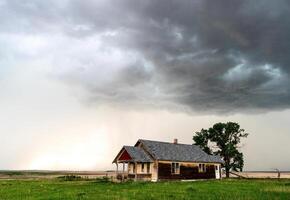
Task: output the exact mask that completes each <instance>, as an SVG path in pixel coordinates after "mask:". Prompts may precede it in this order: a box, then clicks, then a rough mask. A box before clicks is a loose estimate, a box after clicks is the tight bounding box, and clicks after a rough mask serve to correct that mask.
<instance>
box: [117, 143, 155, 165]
mask: <svg viewBox="0 0 290 200" xmlns="http://www.w3.org/2000/svg"><path fill="white" fill-rule="evenodd" d="M123 149H124V150H126V151H127V153H128V154H129V155H130V157H131V158H132V159H131V160H130V161H132V162H153V160H152V159H151V158H150V156H149V155H148V154H147V153H145V151H144V150H143V149H141V148H140V147H133V146H123V148H122V149H121V151H120V153H121V152H122V151H123ZM120 153H119V154H118V156H117V157H116V158H115V159H114V161H113V162H116V160H117V158H118V157H119V155H120Z"/></svg>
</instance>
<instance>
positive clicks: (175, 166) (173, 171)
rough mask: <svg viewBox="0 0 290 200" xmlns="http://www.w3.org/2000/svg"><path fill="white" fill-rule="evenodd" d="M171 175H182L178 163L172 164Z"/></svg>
mask: <svg viewBox="0 0 290 200" xmlns="http://www.w3.org/2000/svg"><path fill="white" fill-rule="evenodd" d="M171 174H180V164H179V163H178V162H172V163H171Z"/></svg>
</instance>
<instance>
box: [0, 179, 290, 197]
mask: <svg viewBox="0 0 290 200" xmlns="http://www.w3.org/2000/svg"><path fill="white" fill-rule="evenodd" d="M0 199H1V200H6V199H7V200H8V199H9V200H17V199H25V200H28V199H29V200H32V199H45V200H48V199H64V200H69V199H97V200H98V199H108V200H111V199H120V200H121V199H146V200H150V199H158V200H159V199H199V200H202V199H223V200H224V199H231V200H239V199H247V200H249V199H263V200H266V199H287V200H289V199H290V180H281V181H277V180H266V179H265V180H222V181H214V180H211V181H196V182H158V183H150V182H128V183H110V182H104V181H103V182H102V181H61V180H57V179H51V180H0Z"/></svg>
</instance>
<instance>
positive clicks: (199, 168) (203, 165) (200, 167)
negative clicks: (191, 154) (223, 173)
mask: <svg viewBox="0 0 290 200" xmlns="http://www.w3.org/2000/svg"><path fill="white" fill-rule="evenodd" d="M198 171H199V172H206V166H205V164H199V165H198Z"/></svg>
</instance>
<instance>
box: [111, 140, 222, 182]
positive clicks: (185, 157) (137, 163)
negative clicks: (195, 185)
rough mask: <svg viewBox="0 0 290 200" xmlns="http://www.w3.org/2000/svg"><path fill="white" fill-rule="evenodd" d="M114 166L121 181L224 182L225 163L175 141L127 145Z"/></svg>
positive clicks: (198, 148) (195, 147) (139, 141)
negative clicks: (222, 178)
mask: <svg viewBox="0 0 290 200" xmlns="http://www.w3.org/2000/svg"><path fill="white" fill-rule="evenodd" d="M113 163H115V164H116V167H117V170H116V173H117V177H119V178H122V179H127V178H128V179H134V180H148V181H158V180H169V179H179V180H183V179H220V178H221V164H222V163H223V160H222V159H221V158H220V157H219V156H212V155H208V154H207V153H205V152H204V151H203V150H201V149H200V147H198V146H196V145H188V144H179V143H178V142H177V139H174V142H173V143H168V142H158V141H151V140H138V141H137V143H136V144H135V146H123V148H122V149H121V150H120V152H119V153H118V154H117V156H116V158H115V159H114V161H113ZM119 164H121V167H122V169H121V170H119Z"/></svg>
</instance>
